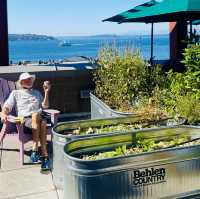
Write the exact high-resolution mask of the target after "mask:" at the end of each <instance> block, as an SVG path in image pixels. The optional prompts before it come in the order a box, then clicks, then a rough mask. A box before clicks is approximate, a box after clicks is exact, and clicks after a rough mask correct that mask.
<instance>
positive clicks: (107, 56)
mask: <svg viewBox="0 0 200 199" xmlns="http://www.w3.org/2000/svg"><path fill="white" fill-rule="evenodd" d="M98 60H99V61H98V68H97V70H96V72H95V74H94V80H95V83H96V89H95V94H96V95H97V96H98V97H99V98H100V99H102V100H103V101H104V102H106V103H107V104H108V105H109V106H111V107H112V108H116V109H118V110H123V111H127V110H128V111H130V109H132V107H133V106H135V105H137V102H138V101H140V100H141V99H142V98H143V97H150V96H151V95H152V92H153V90H154V87H156V86H158V87H160V86H163V85H164V82H165V80H164V76H163V73H162V71H161V69H160V66H155V67H154V68H151V67H149V64H148V63H147V62H146V61H144V59H143V58H142V56H141V54H140V53H139V51H138V50H132V49H130V48H126V49H125V50H124V52H120V51H119V50H118V49H117V48H115V47H103V48H102V49H101V50H100V52H99V57H98Z"/></svg>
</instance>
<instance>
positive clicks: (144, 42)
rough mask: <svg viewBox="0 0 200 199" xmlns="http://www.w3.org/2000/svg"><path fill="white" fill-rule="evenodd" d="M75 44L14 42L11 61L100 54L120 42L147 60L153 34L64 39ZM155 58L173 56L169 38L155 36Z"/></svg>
mask: <svg viewBox="0 0 200 199" xmlns="http://www.w3.org/2000/svg"><path fill="white" fill-rule="evenodd" d="M60 39H61V40H66V41H67V42H70V43H71V46H65V47H61V46H60V45H59V44H60V42H61V41H59V40H52V41H10V42H9V52H10V60H11V61H12V62H14V63H16V62H19V61H23V60H28V61H39V60H43V61H48V60H62V59H65V58H70V57H74V56H87V57H94V58H95V57H97V55H98V51H99V49H100V48H101V47H102V46H104V45H113V44H114V45H116V46H117V47H119V48H124V47H126V46H129V47H132V48H137V49H139V50H140V51H141V53H142V55H143V57H144V58H145V59H149V58H150V48H151V45H150V42H151V38H150V36H113V37H110V36H108V37H105V36H104V37H66V38H60ZM154 56H155V59H158V60H161V59H168V58H169V37H168V36H167V35H159V36H154Z"/></svg>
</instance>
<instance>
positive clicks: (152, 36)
mask: <svg viewBox="0 0 200 199" xmlns="http://www.w3.org/2000/svg"><path fill="white" fill-rule="evenodd" d="M153 25H154V23H151V58H150V63H151V65H153V39H154V31H153Z"/></svg>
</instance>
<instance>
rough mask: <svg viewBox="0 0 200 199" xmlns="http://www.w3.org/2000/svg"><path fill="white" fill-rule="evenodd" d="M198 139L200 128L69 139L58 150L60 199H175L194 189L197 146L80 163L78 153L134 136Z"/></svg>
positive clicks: (199, 156) (199, 183)
mask: <svg viewBox="0 0 200 199" xmlns="http://www.w3.org/2000/svg"><path fill="white" fill-rule="evenodd" d="M180 134H181V135H187V136H188V135H190V136H191V138H196V137H199V136H200V128H198V127H192V126H174V127H171V128H167V127H165V128H160V129H147V130H143V131H141V130H138V131H134V132H129V133H125V134H124V133H119V134H112V135H102V136H97V137H93V138H91V137H90V138H87V139H85V138H84V139H78V140H74V141H71V142H69V143H67V144H66V145H65V148H64V162H65V166H64V172H65V177H64V199H68V198H70V199H94V198H95V199H130V198H131V199H136V198H137V199H150V198H152V199H155V198H165V197H167V198H177V197H179V196H181V197H185V196H188V195H192V194H195V193H197V192H199V190H200V145H196V146H189V147H174V148H168V149H162V150H156V151H153V152H145V153H141V154H137V155H129V156H123V157H115V158H108V159H103V160H95V161H94V160H87V161H86V160H82V159H78V158H77V157H79V156H80V155H84V154H88V153H95V152H99V151H105V150H108V149H109V150H112V149H114V148H116V147H118V146H121V145H123V144H126V145H129V144H133V143H135V141H136V138H137V136H138V135H139V136H145V138H147V139H148V138H151V139H161V138H162V139H163V138H166V139H167V138H169V137H170V136H177V135H180Z"/></svg>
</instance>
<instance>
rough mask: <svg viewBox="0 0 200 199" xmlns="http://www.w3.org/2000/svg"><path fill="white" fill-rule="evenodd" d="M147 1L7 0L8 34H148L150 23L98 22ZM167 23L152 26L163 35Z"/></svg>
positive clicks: (165, 31)
mask: <svg viewBox="0 0 200 199" xmlns="http://www.w3.org/2000/svg"><path fill="white" fill-rule="evenodd" d="M147 1H148V0H7V2H8V24H9V26H8V27H9V33H13V34H21V33H33V34H45V35H52V36H82V35H83V36H88V35H99V34H117V35H123V34H136V35H148V34H150V30H151V29H150V25H147V24H139V23H128V24H117V23H111V22H102V20H103V19H105V18H109V17H111V16H113V15H116V14H119V13H120V12H123V11H126V10H129V9H131V8H133V7H134V6H136V5H139V4H142V3H144V2H147ZM167 33H168V24H167V23H158V24H156V25H155V34H167Z"/></svg>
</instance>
